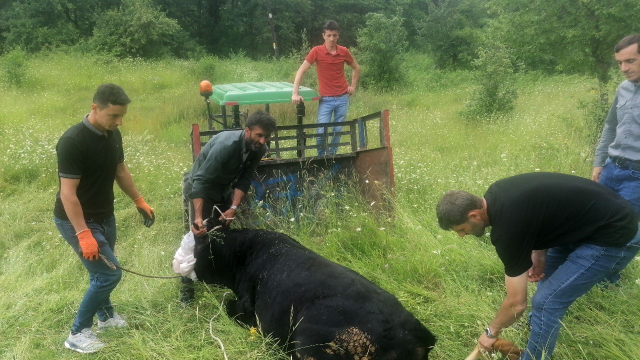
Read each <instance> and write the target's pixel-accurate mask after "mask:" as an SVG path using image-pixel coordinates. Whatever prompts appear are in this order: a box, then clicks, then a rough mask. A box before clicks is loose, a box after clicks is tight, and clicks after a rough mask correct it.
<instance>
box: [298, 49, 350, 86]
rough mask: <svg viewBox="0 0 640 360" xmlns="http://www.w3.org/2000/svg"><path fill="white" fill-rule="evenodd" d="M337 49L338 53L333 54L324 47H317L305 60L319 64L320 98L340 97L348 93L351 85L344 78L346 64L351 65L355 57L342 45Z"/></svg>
mask: <svg viewBox="0 0 640 360" xmlns="http://www.w3.org/2000/svg"><path fill="white" fill-rule="evenodd" d="M337 47H338V48H337V50H336V53H335V54H332V53H330V52H329V50H327V48H326V47H325V46H324V45H320V46H316V47H314V48H313V49H311V51H309V55H307V57H306V58H305V60H307V61H308V62H309V63H310V64H313V63H317V64H316V66H317V68H318V87H319V89H318V91H319V92H320V96H338V95H344V94H346V93H347V88H348V87H349V83H347V79H346V78H345V76H344V63H347V64H349V65H351V64H352V63H353V56H351V53H350V52H349V50H348V49H347V48H346V47H344V46H340V45H337Z"/></svg>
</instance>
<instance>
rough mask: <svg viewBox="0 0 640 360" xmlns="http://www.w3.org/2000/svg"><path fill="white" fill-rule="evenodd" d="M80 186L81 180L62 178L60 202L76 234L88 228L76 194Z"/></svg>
mask: <svg viewBox="0 0 640 360" xmlns="http://www.w3.org/2000/svg"><path fill="white" fill-rule="evenodd" d="M79 184H80V179H69V178H63V177H61V178H60V200H62V206H63V207H64V212H65V213H66V214H67V217H68V218H69V221H70V222H71V224H72V225H73V229H74V230H75V231H76V233H78V232H80V231H82V230H85V229H87V228H88V227H87V223H86V222H85V221H84V212H83V211H82V206H81V205H80V199H78V195H77V192H76V191H77V190H78V185H79Z"/></svg>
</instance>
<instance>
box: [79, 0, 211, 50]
mask: <svg viewBox="0 0 640 360" xmlns="http://www.w3.org/2000/svg"><path fill="white" fill-rule="evenodd" d="M91 44H92V47H93V48H94V49H95V50H96V51H98V52H100V53H104V54H109V55H113V56H116V57H141V58H162V57H168V56H175V57H178V58H188V57H189V56H194V55H196V54H201V53H202V51H201V50H200V49H199V48H198V47H197V46H196V45H195V44H194V43H193V42H192V41H191V40H189V38H188V36H187V35H186V33H185V32H184V31H183V30H182V28H180V26H179V25H178V23H177V22H176V21H175V20H173V19H169V18H168V17H167V16H166V15H165V14H164V13H163V12H161V11H160V10H158V9H156V8H154V7H153V6H152V3H151V1H150V0H124V1H123V5H122V7H121V8H120V9H118V10H109V11H107V12H106V13H105V14H104V16H102V17H100V19H99V20H98V22H97V24H96V27H95V29H94V33H93V38H92V39H91Z"/></svg>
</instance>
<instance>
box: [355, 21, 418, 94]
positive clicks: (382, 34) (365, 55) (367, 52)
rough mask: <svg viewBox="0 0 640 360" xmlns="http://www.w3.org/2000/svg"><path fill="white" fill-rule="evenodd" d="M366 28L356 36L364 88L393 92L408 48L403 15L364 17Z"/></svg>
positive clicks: (400, 74)
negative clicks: (392, 89)
mask: <svg viewBox="0 0 640 360" xmlns="http://www.w3.org/2000/svg"><path fill="white" fill-rule="evenodd" d="M366 18H367V23H366V26H365V27H364V28H363V29H361V30H360V31H359V32H358V44H359V46H358V57H359V60H358V62H360V63H362V68H363V71H362V79H363V84H364V85H369V86H372V87H375V88H378V89H380V90H387V89H391V88H393V87H394V86H395V85H397V84H399V83H400V82H401V81H402V72H401V71H400V66H401V64H402V55H403V54H404V53H405V51H406V48H407V32H406V30H405V29H404V27H403V26H402V11H401V9H398V12H397V13H396V15H393V16H390V17H388V16H386V15H383V14H377V13H369V14H367V17H366Z"/></svg>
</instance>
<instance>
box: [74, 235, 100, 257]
mask: <svg viewBox="0 0 640 360" xmlns="http://www.w3.org/2000/svg"><path fill="white" fill-rule="evenodd" d="M76 236H77V237H78V243H79V244H80V250H82V257H83V258H85V259H87V260H98V242H97V241H96V239H94V238H93V234H92V233H91V230H89V229H84V230H82V231H80V232H79V233H77V234H76Z"/></svg>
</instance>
